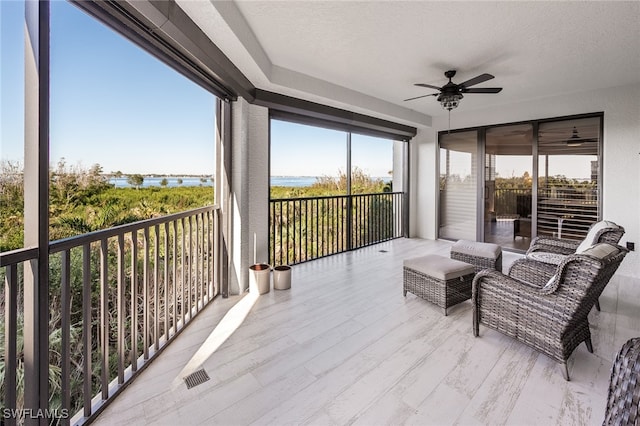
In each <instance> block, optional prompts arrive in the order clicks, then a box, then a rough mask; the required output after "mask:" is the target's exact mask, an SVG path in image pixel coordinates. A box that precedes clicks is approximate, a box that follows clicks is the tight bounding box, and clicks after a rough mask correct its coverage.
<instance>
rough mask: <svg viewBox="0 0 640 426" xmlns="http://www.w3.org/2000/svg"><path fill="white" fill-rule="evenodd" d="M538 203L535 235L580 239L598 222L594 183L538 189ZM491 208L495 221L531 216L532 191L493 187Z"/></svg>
mask: <svg viewBox="0 0 640 426" xmlns="http://www.w3.org/2000/svg"><path fill="white" fill-rule="evenodd" d="M537 203H538V205H537V208H538V221H537V230H538V231H537V235H548V236H556V237H562V238H571V239H582V238H584V237H585V235H586V234H587V232H588V231H589V227H590V226H591V225H592V224H593V223H595V222H597V221H598V217H599V211H598V191H597V188H596V186H595V184H593V183H584V184H578V183H572V184H552V185H546V186H541V187H540V188H539V189H538V194H537ZM493 206H494V217H497V218H500V217H513V218H516V217H517V218H527V217H530V215H531V211H532V193H531V189H526V188H496V190H495V193H494V200H493Z"/></svg>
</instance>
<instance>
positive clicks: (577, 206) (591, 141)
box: [538, 117, 601, 239]
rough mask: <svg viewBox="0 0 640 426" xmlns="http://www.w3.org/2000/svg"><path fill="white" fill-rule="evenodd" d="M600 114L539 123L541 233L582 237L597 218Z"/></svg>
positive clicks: (539, 232)
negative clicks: (598, 115)
mask: <svg viewBox="0 0 640 426" xmlns="http://www.w3.org/2000/svg"><path fill="white" fill-rule="evenodd" d="M600 123H601V118H600V117H592V118H583V119H574V120H563V121H554V122H549V123H542V124H540V130H539V139H538V154H539V159H538V235H551V236H557V237H561V238H573V239H582V238H584V236H585V235H586V233H587V231H588V229H589V226H590V225H591V224H593V223H595V222H596V221H597V220H598V217H599V212H598V175H599V171H598V153H599V147H600Z"/></svg>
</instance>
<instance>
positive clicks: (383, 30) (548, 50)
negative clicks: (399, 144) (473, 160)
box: [178, 0, 640, 125]
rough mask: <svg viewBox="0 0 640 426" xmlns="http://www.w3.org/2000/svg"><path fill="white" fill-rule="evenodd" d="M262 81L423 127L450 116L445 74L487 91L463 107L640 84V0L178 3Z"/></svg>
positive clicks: (247, 72)
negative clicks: (442, 92) (491, 90)
mask: <svg viewBox="0 0 640 426" xmlns="http://www.w3.org/2000/svg"><path fill="white" fill-rule="evenodd" d="M178 4H179V5H180V6H181V7H182V8H183V9H184V10H185V11H186V12H187V14H189V15H190V16H191V18H192V19H193V20H194V22H196V24H198V25H199V26H200V27H201V28H202V29H203V31H204V32H205V33H206V34H207V35H209V37H210V38H211V39H212V40H213V42H214V43H215V44H216V45H218V47H220V48H221V49H222V50H223V51H224V52H225V54H226V55H227V56H228V57H229V58H230V59H231V60H232V61H233V62H234V63H235V64H236V65H237V66H238V67H239V68H240V69H241V70H242V72H243V73H244V74H245V75H246V76H247V77H248V78H249V79H250V80H251V81H252V83H253V84H254V85H255V86H257V87H259V88H262V89H265V90H272V91H277V92H280V93H284V94H288V95H292V96H297V97H301V98H304V99H308V100H312V101H316V102H322V103H325V104H329V105H332V106H337V107H342V108H347V109H350V110H354V111H357V112H364V113H368V114H372V115H376V116H379V117H383V118H388V119H393V120H395V121H400V122H406V123H411V124H414V125H420V124H423V125H425V124H426V125H429V124H430V117H431V116H438V115H442V114H445V111H444V110H442V109H441V107H440V106H439V104H438V103H437V102H436V100H435V98H434V97H426V98H423V99H418V100H415V101H409V102H404V101H403V99H406V98H410V97H414V96H419V95H421V94H428V93H433V91H432V90H430V89H424V88H420V87H415V86H413V84H414V83H418V82H419V83H427V84H432V85H436V86H442V85H443V84H445V83H446V81H447V79H446V78H445V77H444V74H443V73H444V71H446V70H448V69H455V70H457V71H458V73H457V75H456V77H455V78H454V79H453V80H454V82H457V83H460V82H462V81H465V80H467V79H469V78H472V77H475V76H476V75H478V74H482V73H485V72H486V73H490V74H493V75H494V76H495V77H496V78H495V79H493V80H490V81H488V82H485V83H482V84H479V85H478V86H476V87H503V88H504V90H503V91H502V92H501V93H499V94H497V95H485V94H468V95H466V96H465V98H464V99H463V100H462V101H461V104H460V106H459V109H464V110H467V111H469V110H473V109H479V108H483V107H485V106H494V105H505V104H510V103H514V102H519V101H525V100H528V99H534V98H544V97H548V96H553V95H557V94H562V93H571V92H581V91H587V90H592V89H600V88H607V87H614V86H623V85H629V84H636V83H640V2H638V1H632V2H618V1H605V2H483V1H476V2H439V1H434V2H431V1H376V2H373V1H361V2H355V1H332V2H327V1H235V2H232V1H212V2H209V1H206V0H205V1H191V0H178Z"/></svg>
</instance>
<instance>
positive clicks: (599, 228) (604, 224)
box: [576, 220, 619, 253]
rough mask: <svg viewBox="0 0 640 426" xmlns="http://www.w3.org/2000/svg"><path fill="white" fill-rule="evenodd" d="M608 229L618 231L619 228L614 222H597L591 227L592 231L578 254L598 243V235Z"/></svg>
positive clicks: (579, 248) (583, 241)
mask: <svg viewBox="0 0 640 426" xmlns="http://www.w3.org/2000/svg"><path fill="white" fill-rule="evenodd" d="M606 228H613V229H618V228H619V226H618V225H617V224H615V223H614V222H610V221H608V220H601V221H600V222H596V223H595V224H594V225H593V226H592V227H591V229H589V232H588V233H587V236H586V237H585V238H584V240H582V242H581V243H580V245H579V246H578V248H577V249H576V253H582V252H583V251H585V250H586V249H588V248H589V247H591V246H592V245H594V244H595V243H597V241H596V234H597V233H598V232H600V231H602V230H603V229H606Z"/></svg>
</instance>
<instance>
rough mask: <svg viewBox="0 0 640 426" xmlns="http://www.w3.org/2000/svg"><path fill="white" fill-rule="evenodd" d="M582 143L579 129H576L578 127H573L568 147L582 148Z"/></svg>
mask: <svg viewBox="0 0 640 426" xmlns="http://www.w3.org/2000/svg"><path fill="white" fill-rule="evenodd" d="M582 142H583V141H582V138H581V137H580V136H578V129H576V126H573V132H572V134H571V137H570V138H569V139H567V146H580V145H582Z"/></svg>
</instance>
